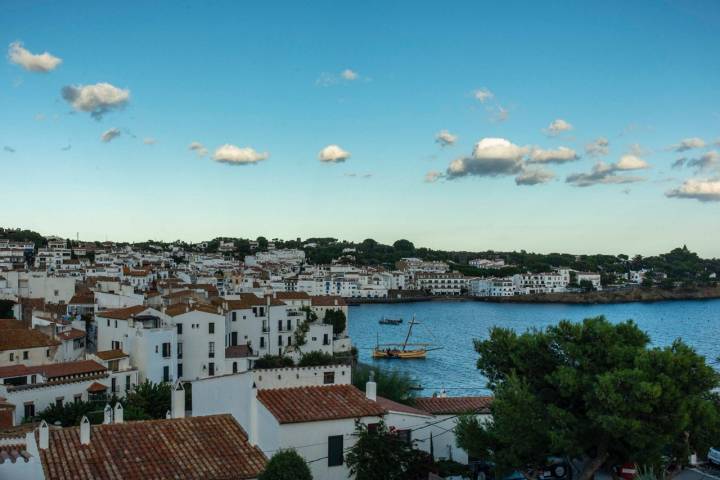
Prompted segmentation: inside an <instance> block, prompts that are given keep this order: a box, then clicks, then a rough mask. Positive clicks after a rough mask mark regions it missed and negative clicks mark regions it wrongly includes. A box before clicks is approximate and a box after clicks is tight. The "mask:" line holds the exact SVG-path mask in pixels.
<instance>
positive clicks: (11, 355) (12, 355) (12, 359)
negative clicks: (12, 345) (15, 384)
mask: <svg viewBox="0 0 720 480" xmlns="http://www.w3.org/2000/svg"><path fill="white" fill-rule="evenodd" d="M10 361H11V362H14V361H15V354H14V353H12V352H10Z"/></svg>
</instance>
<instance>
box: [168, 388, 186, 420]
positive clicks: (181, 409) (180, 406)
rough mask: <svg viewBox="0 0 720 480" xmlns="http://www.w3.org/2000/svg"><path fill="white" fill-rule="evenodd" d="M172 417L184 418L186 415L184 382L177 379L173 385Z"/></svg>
mask: <svg viewBox="0 0 720 480" xmlns="http://www.w3.org/2000/svg"><path fill="white" fill-rule="evenodd" d="M171 404H172V406H171V410H172V413H171V415H172V418H184V417H185V389H184V388H183V385H182V382H180V380H178V381H177V383H176V384H175V386H174V387H173V392H172V401H171Z"/></svg>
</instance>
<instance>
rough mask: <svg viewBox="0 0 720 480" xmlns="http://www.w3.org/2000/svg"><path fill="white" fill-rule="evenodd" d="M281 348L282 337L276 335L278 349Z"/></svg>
mask: <svg viewBox="0 0 720 480" xmlns="http://www.w3.org/2000/svg"><path fill="white" fill-rule="evenodd" d="M281 346H282V335H278V347H281Z"/></svg>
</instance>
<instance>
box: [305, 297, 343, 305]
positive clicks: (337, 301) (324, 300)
mask: <svg viewBox="0 0 720 480" xmlns="http://www.w3.org/2000/svg"><path fill="white" fill-rule="evenodd" d="M310 299H311V300H312V305H313V307H344V306H346V305H347V303H345V299H344V298H342V297H337V296H335V295H313V296H312V297H310Z"/></svg>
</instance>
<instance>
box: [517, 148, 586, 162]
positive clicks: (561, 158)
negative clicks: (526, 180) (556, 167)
mask: <svg viewBox="0 0 720 480" xmlns="http://www.w3.org/2000/svg"><path fill="white" fill-rule="evenodd" d="M578 158H580V157H579V156H578V154H577V153H575V150H573V149H571V148H567V147H559V148H557V149H555V150H543V149H542V148H534V149H533V150H532V152H530V158H529V159H528V163H566V162H572V161H574V160H577V159H578Z"/></svg>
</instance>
